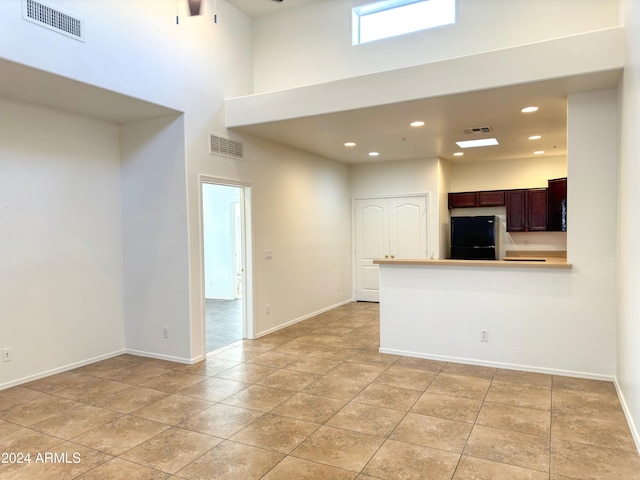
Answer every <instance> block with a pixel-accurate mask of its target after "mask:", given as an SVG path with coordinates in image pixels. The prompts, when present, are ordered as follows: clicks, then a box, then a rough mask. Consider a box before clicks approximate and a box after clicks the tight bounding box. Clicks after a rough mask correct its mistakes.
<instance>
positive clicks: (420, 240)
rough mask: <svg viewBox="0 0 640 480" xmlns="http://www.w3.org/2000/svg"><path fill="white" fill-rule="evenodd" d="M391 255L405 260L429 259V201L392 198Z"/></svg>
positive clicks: (390, 219) (418, 198)
mask: <svg viewBox="0 0 640 480" xmlns="http://www.w3.org/2000/svg"><path fill="white" fill-rule="evenodd" d="M388 201H389V207H388V212H389V255H390V256H391V257H394V258H403V259H418V258H420V259H426V258H427V199H426V198H425V197H408V198H390V199H388Z"/></svg>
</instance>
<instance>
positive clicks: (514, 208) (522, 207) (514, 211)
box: [506, 190, 527, 232]
mask: <svg viewBox="0 0 640 480" xmlns="http://www.w3.org/2000/svg"><path fill="white" fill-rule="evenodd" d="M506 197H507V231H508V232H526V231H527V191H526V190H507V192H506Z"/></svg>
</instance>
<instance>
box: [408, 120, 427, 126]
mask: <svg viewBox="0 0 640 480" xmlns="http://www.w3.org/2000/svg"><path fill="white" fill-rule="evenodd" d="M409 125H411V126H412V127H423V126H424V122H423V121H422V120H416V121H415V122H411V123H410V124H409Z"/></svg>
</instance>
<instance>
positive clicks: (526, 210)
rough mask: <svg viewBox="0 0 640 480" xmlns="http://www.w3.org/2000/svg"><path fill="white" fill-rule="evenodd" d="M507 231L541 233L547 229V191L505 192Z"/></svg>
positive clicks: (541, 189)
mask: <svg viewBox="0 0 640 480" xmlns="http://www.w3.org/2000/svg"><path fill="white" fill-rule="evenodd" d="M506 196H507V231H508V232H543V231H545V230H546V229H547V189H546V188H532V189H529V190H507V192H506Z"/></svg>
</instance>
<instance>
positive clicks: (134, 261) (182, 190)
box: [121, 116, 190, 360]
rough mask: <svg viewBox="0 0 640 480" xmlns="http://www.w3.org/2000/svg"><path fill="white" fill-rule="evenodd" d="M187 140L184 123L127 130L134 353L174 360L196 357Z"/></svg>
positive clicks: (125, 202) (127, 290) (129, 314)
mask: <svg viewBox="0 0 640 480" xmlns="http://www.w3.org/2000/svg"><path fill="white" fill-rule="evenodd" d="M183 133H184V118H183V116H180V117H178V118H175V117H164V118H159V119H153V120H145V121H140V122H134V123H129V124H127V125H124V126H122V128H121V143H122V148H121V152H122V153H121V154H122V218H123V237H122V242H123V254H124V294H125V297H124V298H125V322H126V343H127V349H128V350H129V351H131V352H132V353H139V354H145V355H155V356H162V358H167V359H171V360H184V359H187V358H189V357H190V351H189V334H190V333H189V326H190V315H189V270H188V265H189V264H188V230H187V208H186V172H185V160H184V136H183ZM165 327H166V328H168V329H169V338H166V339H165V338H164V328H165Z"/></svg>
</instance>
